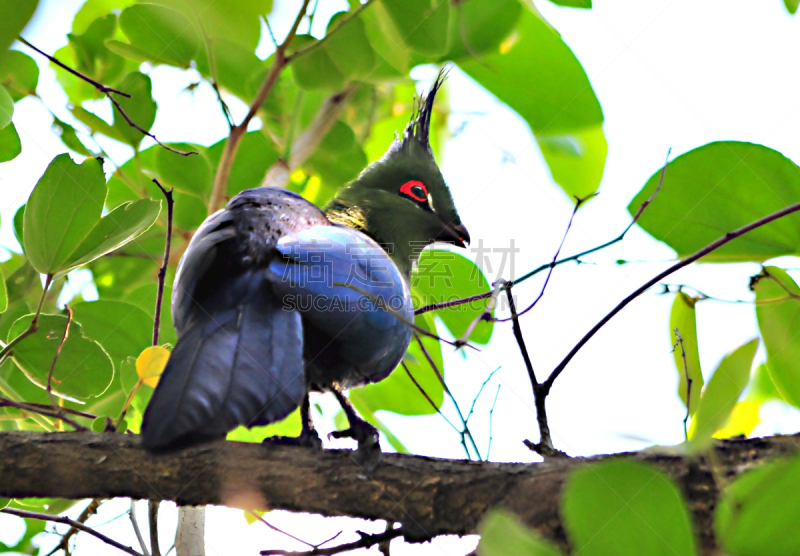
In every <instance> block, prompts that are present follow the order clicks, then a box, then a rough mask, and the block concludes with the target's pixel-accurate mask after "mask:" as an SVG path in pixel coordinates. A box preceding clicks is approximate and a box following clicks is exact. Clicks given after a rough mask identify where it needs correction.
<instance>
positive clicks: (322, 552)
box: [261, 527, 403, 556]
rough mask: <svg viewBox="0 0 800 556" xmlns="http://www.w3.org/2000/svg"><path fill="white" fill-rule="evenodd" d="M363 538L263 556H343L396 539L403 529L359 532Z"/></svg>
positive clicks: (267, 553) (277, 551) (269, 553)
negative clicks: (373, 532)
mask: <svg viewBox="0 0 800 556" xmlns="http://www.w3.org/2000/svg"><path fill="white" fill-rule="evenodd" d="M358 534H359V535H361V538H360V539H359V540H357V541H354V542H351V543H347V544H340V545H338V546H331V547H329V548H321V547H314V548H312V549H311V550H308V551H305V552H292V551H289V550H262V551H261V554H262V556H332V555H333V554H341V553H343V552H348V551H350V550H356V549H359V548H370V547H372V546H375V545H378V544H381V543H384V542H386V541H390V540H392V539H396V538H397V537H400V536H402V535H403V529H402V527H400V528H397V529H387V530H386V531H384V532H383V533H375V534H373V535H370V534H367V533H362V532H361V531H358Z"/></svg>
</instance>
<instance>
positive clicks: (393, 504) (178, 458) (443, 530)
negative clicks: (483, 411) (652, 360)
mask: <svg viewBox="0 0 800 556" xmlns="http://www.w3.org/2000/svg"><path fill="white" fill-rule="evenodd" d="M799 446H800V435H796V436H774V437H770V438H761V439H751V440H730V441H720V442H718V443H717V444H716V449H715V451H714V453H713V456H708V457H707V456H701V457H699V458H695V459H688V458H684V457H682V456H679V455H674V454H657V453H653V452H652V451H648V452H640V453H627V454H617V455H616V456H613V457H623V458H629V459H637V460H643V461H649V462H652V463H655V464H656V465H658V467H659V468H660V469H661V470H662V471H664V472H665V473H667V474H668V475H671V476H672V477H673V478H674V479H675V480H676V481H677V483H678V484H679V485H680V487H681V488H682V490H683V492H684V494H685V495H686V496H687V497H688V498H689V500H690V504H689V506H690V507H691V508H692V509H693V512H694V521H695V525H696V530H697V531H698V534H699V538H700V541H701V544H702V545H703V546H704V547H713V546H714V536H713V535H714V534H713V527H712V523H713V509H714V505H715V503H716V501H717V497H718V494H719V488H718V485H717V484H716V482H715V480H714V471H712V467H716V472H718V474H719V476H723V477H734V476H736V475H738V474H740V473H742V472H744V471H746V470H748V469H751V468H753V467H757V466H759V465H761V464H762V463H764V462H765V461H767V460H771V459H774V458H775V457H777V456H781V455H787V454H793V453H796V452H797V451H798V447H799ZM0 453H2V454H3V457H2V458H0V496H4V497H10V498H25V497H30V496H38V497H60V498H70V499H78V498H111V497H115V496H125V497H133V498H137V499H151V500H174V501H175V502H176V503H178V504H189V505H198V504H224V505H229V506H237V507H246V508H252V507H269V508H273V509H286V510H290V511H302V512H312V513H317V514H322V515H349V516H353V517H360V518H365V519H375V520H387V521H394V522H398V523H402V528H403V535H404V536H405V538H406V539H407V540H409V541H425V540H428V539H431V538H433V537H434V536H437V535H442V534H456V535H465V534H472V533H475V530H476V529H475V528H476V526H477V524H478V522H479V521H480V520H481V518H482V517H483V516H484V514H485V513H486V512H487V511H488V510H490V509H492V508H495V507H498V506H502V507H505V508H507V509H509V510H511V511H513V512H515V513H516V514H518V515H519V516H520V517H521V518H522V520H523V521H524V522H525V523H527V524H528V525H530V526H532V527H534V528H536V529H537V530H539V531H540V532H541V533H543V534H544V535H545V536H547V537H548V538H551V539H554V540H555V541H557V542H560V543H562V544H564V542H565V540H564V530H563V527H562V525H561V517H560V515H559V499H560V495H561V488H562V485H563V483H564V481H565V479H566V478H567V476H568V475H569V473H570V472H571V471H572V470H573V469H575V468H577V467H579V466H582V465H585V464H586V463H590V462H595V461H599V460H603V459H607V458H608V457H609V456H597V457H592V458H585V459H584V458H572V459H556V460H549V461H548V462H545V463H540V464H530V463H485V462H474V461H464V460H445V459H435V458H427V457H419V456H407V455H402V454H383V456H382V459H381V463H380V464H379V465H378V467H377V469H376V470H375V471H374V472H373V473H371V474H370V475H368V476H366V475H365V474H364V468H363V466H360V465H357V464H356V463H354V462H353V461H352V460H351V452H350V451H347V450H325V451H318V450H313V449H307V448H300V447H293V446H269V447H265V446H263V445H259V444H245V443H239V442H226V441H218V442H215V443H211V444H206V445H203V446H198V447H194V448H189V449H186V450H182V451H177V452H173V453H168V454H161V455H153V454H150V453H148V452H145V451H144V450H143V449H142V448H141V445H140V439H139V437H138V436H135V435H122V434H113V433H106V434H101V433H91V432H62V433H34V432H22V431H14V432H4V433H0Z"/></svg>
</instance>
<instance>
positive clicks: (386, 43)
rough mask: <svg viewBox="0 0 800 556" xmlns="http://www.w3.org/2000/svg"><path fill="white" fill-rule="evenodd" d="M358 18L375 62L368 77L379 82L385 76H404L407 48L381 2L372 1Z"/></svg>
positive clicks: (407, 66)
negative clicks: (372, 51)
mask: <svg viewBox="0 0 800 556" xmlns="http://www.w3.org/2000/svg"><path fill="white" fill-rule="evenodd" d="M359 19H360V20H361V22H362V23H363V24H364V31H365V32H366V34H367V39H369V43H370V45H371V46H372V50H374V51H375V60H376V62H377V64H376V65H375V67H374V68H373V69H372V72H371V73H370V75H369V79H370V80H372V81H375V82H381V81H383V80H385V79H387V78H393V77H404V76H405V75H406V73H407V72H408V69H409V65H410V63H409V52H408V48H406V47H405V46H404V45H403V37H401V36H400V33H398V32H397V29H396V28H395V26H394V24H392V20H391V17H390V16H389V13H388V12H387V11H386V8H384V6H383V4H382V3H380V2H373V3H372V4H370V6H369V7H368V8H366V9H365V10H364V11H363V12H361V15H360V16H359Z"/></svg>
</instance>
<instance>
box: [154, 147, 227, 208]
mask: <svg viewBox="0 0 800 556" xmlns="http://www.w3.org/2000/svg"><path fill="white" fill-rule="evenodd" d="M171 146H172V147H174V148H176V149H178V150H182V151H184V152H190V151H196V152H198V153H199V154H193V155H191V156H183V155H180V154H177V153H174V152H172V151H168V150H167V149H163V148H159V149H158V150H157V151H156V153H155V162H156V174H157V175H158V179H159V181H161V184H162V185H163V186H164V187H166V188H167V189H169V188H170V187H174V188H175V189H176V190H179V191H184V192H186V193H193V194H195V195H198V196H201V197H208V196H209V195H210V193H211V186H212V184H213V182H214V176H213V175H212V173H211V167H210V165H209V162H208V160H207V159H206V157H205V156H204V154H203V153H204V151H205V148H203V147H200V146H198V145H193V144H190V143H177V144H173V145H171Z"/></svg>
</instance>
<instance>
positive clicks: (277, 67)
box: [208, 0, 310, 213]
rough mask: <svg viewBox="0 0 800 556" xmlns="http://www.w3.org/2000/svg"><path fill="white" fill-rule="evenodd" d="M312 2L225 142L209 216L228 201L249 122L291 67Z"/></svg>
mask: <svg viewBox="0 0 800 556" xmlns="http://www.w3.org/2000/svg"><path fill="white" fill-rule="evenodd" d="M309 2H310V0H303V6H302V7H301V8H300V11H299V12H298V14H297V17H296V18H295V20H294V23H293V24H292V28H291V29H290V30H289V34H288V35H287V36H286V39H285V40H284V41H283V43H281V44H280V45H279V46H278V48H277V49H276V50H275V54H274V56H275V58H274V60H273V61H272V65H271V66H270V68H269V71H268V72H267V75H266V77H265V78H264V81H263V82H262V83H261V86H260V87H259V89H258V92H257V93H256V96H255V98H254V99H253V102H252V103H251V104H250V109H249V110H248V112H247V115H246V116H245V117H244V119H243V120H242V122H241V123H240V124H238V125H234V126H233V127H232V128H231V132H230V134H229V135H228V140H227V141H225V150H224V151H223V152H222V157H221V158H220V161H219V166H218V167H217V174H216V176H214V188H213V189H212V190H211V198H210V200H209V202H208V212H209V213H213V212H216V211H217V210H218V209H219V208H221V206H222V202H223V199H224V198H225V190H226V189H227V187H228V178H229V177H230V173H231V168H233V161H234V160H235V159H236V151H237V150H238V148H239V143H240V142H241V140H242V137H243V136H244V134H245V133H246V132H247V126H248V125H249V124H250V121H251V120H252V119H253V118H254V117H255V115H256V113H257V112H258V111H259V109H260V108H261V106H262V105H263V104H264V101H265V100H267V97H268V96H269V94H270V92H271V91H272V88H273V87H274V86H275V83H276V82H277V80H278V76H279V75H280V73H281V71H282V70H283V68H284V67H286V64H287V63H288V62H287V58H286V49H287V48H289V45H290V44H291V42H292V39H294V37H295V35H297V28H298V27H299V25H300V22H301V21H302V20H303V16H304V15H305V13H306V9H307V8H308V4H309Z"/></svg>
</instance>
